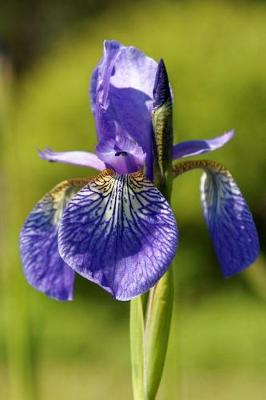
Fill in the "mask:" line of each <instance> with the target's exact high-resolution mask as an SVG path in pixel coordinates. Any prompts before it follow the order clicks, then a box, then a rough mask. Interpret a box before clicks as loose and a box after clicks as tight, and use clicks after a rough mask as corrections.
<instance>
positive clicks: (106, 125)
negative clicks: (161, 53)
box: [90, 41, 157, 163]
mask: <svg viewBox="0 0 266 400" xmlns="http://www.w3.org/2000/svg"><path fill="white" fill-rule="evenodd" d="M156 71H157V63H156V62H155V61H154V60H153V59H151V58H150V57H147V56H146V55H145V54H144V53H142V52H141V51H139V50H138V49H136V48H135V47H132V46H130V47H125V46H123V45H121V44H120V43H118V42H116V41H106V42H105V43H104V56H103V58H102V60H101V61H100V63H99V65H98V66H97V68H96V70H95V71H94V73H93V76H92V83H91V90H90V93H91V102H92V110H93V112H94V116H95V120H96V129H97V133H98V137H99V139H100V140H102V139H110V138H115V136H116V127H117V124H118V125H119V126H120V127H121V128H122V130H124V132H127V133H128V134H129V135H130V137H131V138H132V139H133V140H135V141H136V142H137V143H138V144H139V145H140V146H141V147H142V148H143V150H144V152H145V153H146V154H147V159H146V161H147V162H149V163H152V161H151V154H150V153H151V150H152V136H153V130H152V122H151V110H152V103H153V87H154V82H155V76H156Z"/></svg>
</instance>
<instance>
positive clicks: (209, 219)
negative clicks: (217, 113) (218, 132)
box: [201, 163, 259, 277]
mask: <svg viewBox="0 0 266 400" xmlns="http://www.w3.org/2000/svg"><path fill="white" fill-rule="evenodd" d="M213 165H215V164H214V163H213ZM201 201H202V205H203V211H204V216H205V220H206V223H207V225H208V228H209V231H210V233H211V237H212V241H213V245H214V248H215V251H216V254H217V257H218V259H219V262H220V264H221V267H222V272H223V274H224V276H226V277H227V276H231V275H234V274H235V273H237V272H240V271H241V270H242V269H244V268H245V267H247V266H248V265H250V264H252V263H253V262H254V261H255V259H256V258H257V256H258V253H259V240H258V234H257V230H256V227H255V224H254V221H253V218H252V215H251V212H250V210H249V208H248V205H247V203H246V202H245V199H244V198H243V196H242V194H241V192H240V190H239V188H238V186H237V185H236V183H235V182H234V180H233V178H232V176H231V174H230V173H229V171H227V170H225V169H224V168H223V167H221V166H219V165H218V164H216V167H214V168H208V169H207V170H206V173H205V174H204V175H203V176H202V179H201Z"/></svg>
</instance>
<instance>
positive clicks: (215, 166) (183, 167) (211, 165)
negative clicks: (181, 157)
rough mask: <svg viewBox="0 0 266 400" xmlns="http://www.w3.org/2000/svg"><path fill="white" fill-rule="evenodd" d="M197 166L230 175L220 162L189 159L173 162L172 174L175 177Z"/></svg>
mask: <svg viewBox="0 0 266 400" xmlns="http://www.w3.org/2000/svg"><path fill="white" fill-rule="evenodd" d="M197 168H201V169H205V170H207V171H213V172H215V173H222V174H224V175H226V176H230V172H229V171H228V170H227V169H226V168H225V167H224V166H223V165H222V164H220V163H218V162H217V161H212V160H189V161H183V162H181V163H178V164H175V165H174V166H173V176H174V177H176V176H179V175H182V174H184V173H185V172H188V171H191V170H192V169H197Z"/></svg>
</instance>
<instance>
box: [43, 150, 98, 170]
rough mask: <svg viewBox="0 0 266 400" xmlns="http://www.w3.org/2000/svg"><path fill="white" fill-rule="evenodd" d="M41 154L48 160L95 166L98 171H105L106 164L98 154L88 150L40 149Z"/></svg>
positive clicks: (89, 166)
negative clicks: (60, 150) (56, 150)
mask: <svg viewBox="0 0 266 400" xmlns="http://www.w3.org/2000/svg"><path fill="white" fill-rule="evenodd" d="M38 153H39V156H40V157H41V158H42V159H43V160H46V161H50V162H59V163H65V164H74V165H79V166H81V167H88V168H94V169H97V170H98V171H103V170H104V169H106V166H105V164H104V162H103V161H102V160H100V159H99V158H98V157H97V155H96V154H93V153H88V152H87V151H63V152H55V151H52V150H51V149H45V150H43V151H42V150H39V151H38Z"/></svg>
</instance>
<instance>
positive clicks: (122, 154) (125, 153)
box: [115, 151, 127, 157]
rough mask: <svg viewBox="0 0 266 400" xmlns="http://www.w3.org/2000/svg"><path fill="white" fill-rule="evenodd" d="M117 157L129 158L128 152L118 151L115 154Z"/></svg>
mask: <svg viewBox="0 0 266 400" xmlns="http://www.w3.org/2000/svg"><path fill="white" fill-rule="evenodd" d="M115 156H116V157H119V156H127V152H126V151H117V152H116V153H115Z"/></svg>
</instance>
